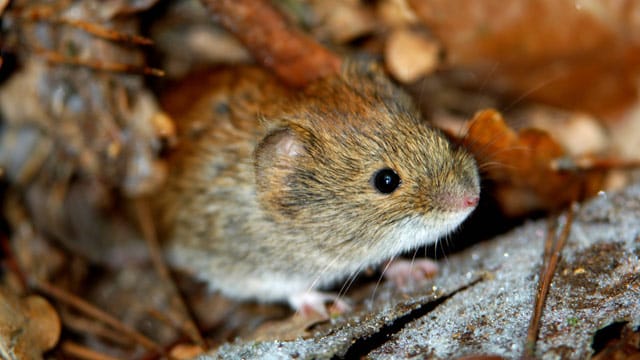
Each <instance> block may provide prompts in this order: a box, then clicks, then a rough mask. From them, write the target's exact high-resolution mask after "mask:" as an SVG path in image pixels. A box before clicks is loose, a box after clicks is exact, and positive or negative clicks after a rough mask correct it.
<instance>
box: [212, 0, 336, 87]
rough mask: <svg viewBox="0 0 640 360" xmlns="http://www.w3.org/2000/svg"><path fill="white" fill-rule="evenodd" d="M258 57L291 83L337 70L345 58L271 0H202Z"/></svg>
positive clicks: (303, 83)
mask: <svg viewBox="0 0 640 360" xmlns="http://www.w3.org/2000/svg"><path fill="white" fill-rule="evenodd" d="M201 2H202V4H203V5H204V6H205V7H206V8H208V9H209V11H210V12H211V13H212V14H213V15H214V16H215V20H217V21H218V22H219V23H220V25H222V26H223V27H224V28H225V29H227V30H228V31H229V32H231V33H232V34H234V35H235V36H236V37H237V38H238V39H239V40H240V41H241V42H242V43H243V44H244V45H245V47H246V48H247V49H248V50H249V51H250V52H251V54H252V55H253V57H254V58H255V59H256V61H258V62H260V63H261V64H262V65H263V66H264V67H266V68H269V69H271V70H273V72H274V73H275V74H276V75H277V76H278V77H279V78H280V80H282V81H284V82H286V83H287V84H289V85H291V86H296V87H304V86H306V85H308V84H309V83H310V82H312V81H313V80H316V79H319V78H322V77H325V76H327V75H330V74H333V73H337V72H338V71H339V69H340V64H341V59H340V58H339V57H338V56H337V55H336V54H333V53H332V52H330V51H329V50H327V49H325V48H324V47H322V46H321V45H320V44H318V42H316V41H315V39H313V38H311V37H310V36H308V35H306V34H304V33H303V32H302V31H300V30H299V29H297V28H296V27H295V26H292V25H290V24H289V23H288V22H287V20H286V18H285V17H284V16H282V14H280V13H279V12H278V11H277V10H276V9H275V8H274V7H273V5H272V4H271V2H270V1H267V0H201Z"/></svg>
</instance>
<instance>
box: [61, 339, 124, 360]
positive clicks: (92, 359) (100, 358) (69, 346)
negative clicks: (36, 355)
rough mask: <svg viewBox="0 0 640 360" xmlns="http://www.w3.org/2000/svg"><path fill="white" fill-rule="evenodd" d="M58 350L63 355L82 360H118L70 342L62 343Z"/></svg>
mask: <svg viewBox="0 0 640 360" xmlns="http://www.w3.org/2000/svg"><path fill="white" fill-rule="evenodd" d="M60 348H61V349H62V351H63V352H64V353H66V354H68V355H71V356H73V357H76V358H79V359H83V360H118V359H117V358H114V357H111V356H109V355H107V354H103V353H99V352H97V351H95V350H91V349H89V348H87V347H84V346H82V345H80V344H77V343H74V342H71V341H65V342H63V343H62V345H60Z"/></svg>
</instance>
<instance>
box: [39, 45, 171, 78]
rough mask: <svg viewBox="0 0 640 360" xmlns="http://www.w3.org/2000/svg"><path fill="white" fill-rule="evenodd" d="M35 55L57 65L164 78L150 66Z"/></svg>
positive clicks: (41, 51)
mask: <svg viewBox="0 0 640 360" xmlns="http://www.w3.org/2000/svg"><path fill="white" fill-rule="evenodd" d="M35 53H36V54H37V55H39V56H41V57H43V58H44V59H45V60H47V61H48V62H51V63H55V64H64V65H74V66H82V67H87V68H90V69H94V70H100V71H112V72H118V73H128V74H143V75H151V76H158V77H162V76H164V71H163V70H160V69H156V68H152V67H148V66H136V65H131V64H122V63H116V62H102V61H99V60H95V59H92V60H83V59H79V58H73V57H67V56H64V55H62V54H60V53H57V52H55V51H51V50H45V49H35Z"/></svg>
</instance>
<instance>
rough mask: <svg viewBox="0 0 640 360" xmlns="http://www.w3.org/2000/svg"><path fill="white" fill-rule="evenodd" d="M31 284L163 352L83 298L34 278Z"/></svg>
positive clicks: (143, 344) (150, 347)
mask: <svg viewBox="0 0 640 360" xmlns="http://www.w3.org/2000/svg"><path fill="white" fill-rule="evenodd" d="M32 285H33V287H34V288H36V289H37V290H39V291H41V292H43V293H45V294H47V295H48V296H51V297H53V298H55V299H56V300H58V301H60V302H63V303H65V304H67V305H69V306H71V307H73V308H75V309H77V310H79V311H81V312H83V313H84V314H86V315H88V316H91V317H93V318H95V319H97V320H99V321H102V322H103V323H105V324H108V325H109V326H111V327H113V328H114V329H116V330H118V331H121V332H123V333H125V334H127V336H130V337H131V339H133V340H134V341H135V342H137V343H138V344H140V345H142V346H144V347H145V348H147V349H149V350H153V351H156V352H158V353H159V354H164V350H163V349H162V347H161V346H160V345H158V344H157V343H155V342H154V341H153V340H151V339H149V338H148V337H146V336H144V335H143V334H141V333H139V332H138V331H136V330H135V329H132V328H130V327H129V326H127V325H126V324H124V323H122V322H121V321H120V320H118V319H116V318H115V317H113V316H111V315H110V314H108V313H106V312H104V311H103V310H101V309H99V308H97V307H96V306H94V305H92V304H90V303H88V302H86V301H84V300H83V299H81V298H79V297H77V296H75V295H73V294H71V293H69V292H67V291H65V290H63V289H60V288H58V287H56V286H54V285H52V284H50V283H48V282H46V281H38V280H34V281H33V282H32Z"/></svg>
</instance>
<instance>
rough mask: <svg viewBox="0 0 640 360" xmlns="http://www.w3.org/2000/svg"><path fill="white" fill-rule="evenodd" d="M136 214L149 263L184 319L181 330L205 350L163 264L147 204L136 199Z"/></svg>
mask: <svg viewBox="0 0 640 360" xmlns="http://www.w3.org/2000/svg"><path fill="white" fill-rule="evenodd" d="M135 207H136V214H137V216H138V219H139V221H140V227H141V229H142V234H143V237H144V239H145V241H146V242H147V247H148V248H149V253H150V255H151V261H152V262H153V266H154V267H155V269H156V272H157V273H158V275H159V276H160V277H161V278H162V279H163V281H164V284H165V285H166V286H167V287H168V288H169V290H170V291H171V294H172V295H173V296H171V301H172V302H173V305H174V306H175V307H176V308H177V309H179V310H180V311H181V312H182V314H183V315H184V317H185V322H184V323H183V324H182V326H181V327H180V328H181V330H182V331H183V332H184V333H185V334H186V335H187V336H188V337H189V338H190V339H191V341H193V342H194V343H195V344H196V345H198V346H200V347H201V348H202V349H205V350H206V349H207V345H206V343H205V341H204V339H203V338H202V335H201V334H200V330H198V327H197V326H196V323H195V321H194V320H193V319H192V317H191V312H190V311H189V309H188V308H187V305H186V303H185V301H184V299H183V298H182V296H181V295H180V291H179V290H178V287H177V286H176V285H175V282H174V281H173V278H172V277H171V274H170V273H169V269H168V268H167V265H166V264H165V262H164V259H163V257H162V254H161V252H160V245H159V244H158V236H157V234H156V229H155V225H154V223H153V219H152V218H151V213H150V211H149V207H148V206H147V203H146V202H144V200H142V199H136V201H135Z"/></svg>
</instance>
